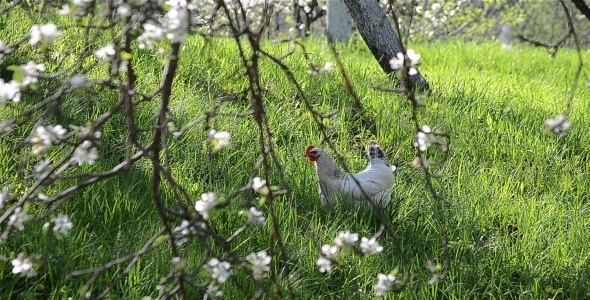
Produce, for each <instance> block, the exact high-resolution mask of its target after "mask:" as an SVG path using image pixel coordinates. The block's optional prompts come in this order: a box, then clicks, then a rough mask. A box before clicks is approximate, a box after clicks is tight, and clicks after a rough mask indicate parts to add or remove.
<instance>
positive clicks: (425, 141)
mask: <svg viewBox="0 0 590 300" xmlns="http://www.w3.org/2000/svg"><path fill="white" fill-rule="evenodd" d="M434 142H435V137H434V135H433V134H432V130H431V129H430V127H428V125H424V126H422V130H421V131H419V132H418V133H417V134H416V141H415V142H414V147H416V148H418V149H420V151H426V149H428V147H430V146H431V145H432V143H434Z"/></svg>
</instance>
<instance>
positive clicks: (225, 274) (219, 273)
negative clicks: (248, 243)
mask: <svg viewBox="0 0 590 300" xmlns="http://www.w3.org/2000/svg"><path fill="white" fill-rule="evenodd" d="M207 265H209V267H210V270H211V278H213V279H215V280H217V282H219V283H224V282H226V281H227V279H228V278H229V277H230V276H231V275H232V273H231V271H230V270H229V268H230V267H231V265H230V264H229V262H227V261H219V260H218V259H217V258H212V259H211V260H209V262H208V263H207Z"/></svg>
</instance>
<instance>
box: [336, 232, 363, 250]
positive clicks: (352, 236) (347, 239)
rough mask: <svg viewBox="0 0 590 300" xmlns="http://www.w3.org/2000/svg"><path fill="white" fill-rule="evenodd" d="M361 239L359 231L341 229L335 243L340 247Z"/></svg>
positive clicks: (351, 244) (350, 244)
mask: <svg viewBox="0 0 590 300" xmlns="http://www.w3.org/2000/svg"><path fill="white" fill-rule="evenodd" d="M358 239H359V235H358V233H351V232H350V231H346V232H344V231H340V232H339V233H338V237H336V238H335V239H334V244H336V246H338V247H342V246H353V245H354V244H355V243H356V242H357V241H358Z"/></svg>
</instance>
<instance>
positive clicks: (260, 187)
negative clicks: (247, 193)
mask: <svg viewBox="0 0 590 300" xmlns="http://www.w3.org/2000/svg"><path fill="white" fill-rule="evenodd" d="M252 189H253V190H255V191H256V192H258V193H261V194H263V195H266V194H268V187H267V186H266V180H264V179H261V178H260V177H254V179H252Z"/></svg>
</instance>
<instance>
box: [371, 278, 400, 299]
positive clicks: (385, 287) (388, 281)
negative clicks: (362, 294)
mask: <svg viewBox="0 0 590 300" xmlns="http://www.w3.org/2000/svg"><path fill="white" fill-rule="evenodd" d="M394 284H395V276H393V275H391V274H379V275H377V284H375V285H374V286H373V289H374V290H375V293H376V294H377V296H385V295H386V294H387V292H389V291H390V290H391V288H392V287H393V285H394Z"/></svg>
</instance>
